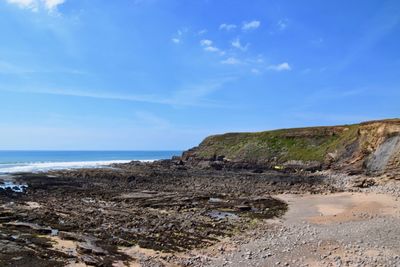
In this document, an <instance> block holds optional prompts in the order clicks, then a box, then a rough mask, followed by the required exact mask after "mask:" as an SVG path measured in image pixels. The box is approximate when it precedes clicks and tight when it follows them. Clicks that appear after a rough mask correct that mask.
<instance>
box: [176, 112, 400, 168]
mask: <svg viewBox="0 0 400 267" xmlns="http://www.w3.org/2000/svg"><path fill="white" fill-rule="evenodd" d="M182 159H183V161H186V162H189V163H191V164H193V165H198V164H204V162H211V163H213V162H214V163H213V164H214V165H218V164H217V163H218V162H224V163H225V164H231V165H239V166H249V164H250V165H252V166H257V167H262V168H275V169H282V170H284V169H310V170H315V169H336V170H343V171H347V172H351V173H366V174H370V175H381V174H388V175H398V174H400V119H390V120H380V121H370V122H363V123H360V124H353V125H341V126H328V127H310V128H294V129H281V130H274V131H265V132H255V133H227V134H222V135H213V136H210V137H207V138H206V139H205V140H204V141H203V142H201V144H200V145H199V146H197V147H195V148H192V149H190V150H188V151H186V152H184V153H183V155H182ZM220 165H221V164H220Z"/></svg>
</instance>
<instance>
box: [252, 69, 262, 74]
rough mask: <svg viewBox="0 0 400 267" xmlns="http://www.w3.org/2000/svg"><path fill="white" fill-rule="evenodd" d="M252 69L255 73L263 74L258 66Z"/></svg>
mask: <svg viewBox="0 0 400 267" xmlns="http://www.w3.org/2000/svg"><path fill="white" fill-rule="evenodd" d="M250 71H251V73H253V74H261V71H260V70H259V69H256V68H252V69H251V70H250Z"/></svg>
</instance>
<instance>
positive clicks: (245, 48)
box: [231, 38, 250, 51]
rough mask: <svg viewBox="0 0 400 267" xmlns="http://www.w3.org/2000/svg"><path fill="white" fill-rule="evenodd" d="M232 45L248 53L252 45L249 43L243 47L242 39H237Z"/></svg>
mask: <svg viewBox="0 0 400 267" xmlns="http://www.w3.org/2000/svg"><path fill="white" fill-rule="evenodd" d="M231 45H232V46H233V47H235V48H237V49H239V50H242V51H246V50H247V48H248V47H249V45H250V44H249V43H247V44H246V45H242V44H241V42H240V39H239V38H236V39H235V40H233V41H232V43H231Z"/></svg>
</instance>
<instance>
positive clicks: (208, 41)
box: [200, 39, 213, 46]
mask: <svg viewBox="0 0 400 267" xmlns="http://www.w3.org/2000/svg"><path fill="white" fill-rule="evenodd" d="M212 44H213V41H211V40H208V39H203V40H201V41H200V45H201V46H211V45H212Z"/></svg>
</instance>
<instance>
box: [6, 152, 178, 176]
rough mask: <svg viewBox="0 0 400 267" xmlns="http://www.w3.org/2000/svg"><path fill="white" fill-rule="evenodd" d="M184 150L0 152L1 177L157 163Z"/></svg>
mask: <svg viewBox="0 0 400 267" xmlns="http://www.w3.org/2000/svg"><path fill="white" fill-rule="evenodd" d="M181 154H182V151H0V174H12V173H18V172H42V171H49V170H61V169H77V168H102V167H107V166H109V165H111V164H114V163H127V162H130V161H132V160H139V161H154V160H160V159H169V158H171V157H172V156H178V155H181Z"/></svg>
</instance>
